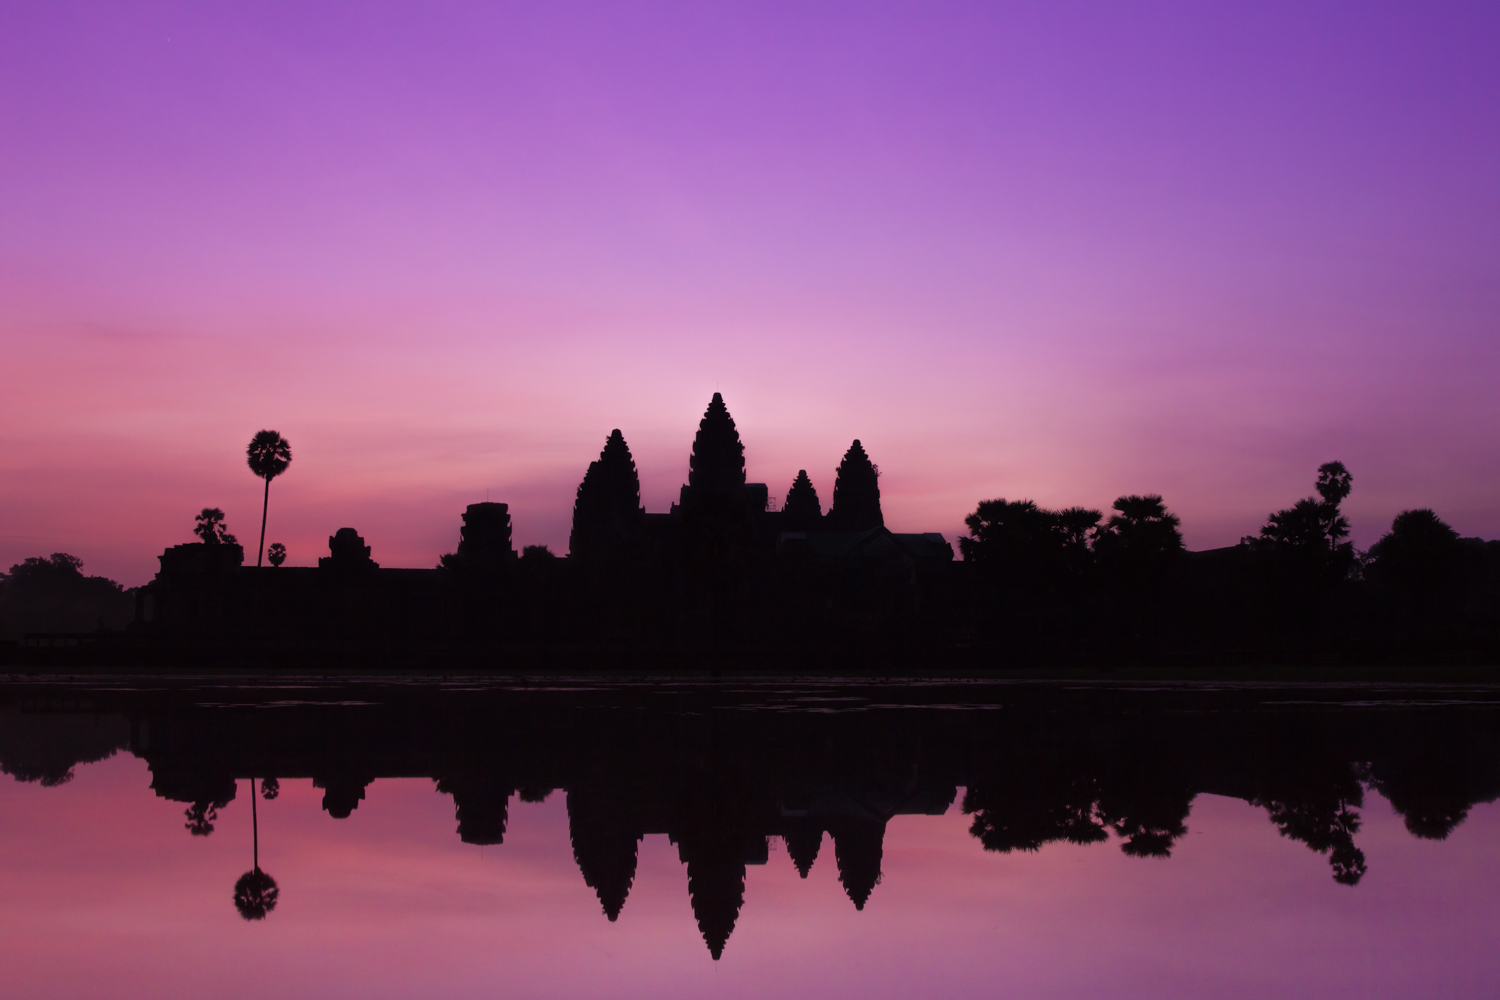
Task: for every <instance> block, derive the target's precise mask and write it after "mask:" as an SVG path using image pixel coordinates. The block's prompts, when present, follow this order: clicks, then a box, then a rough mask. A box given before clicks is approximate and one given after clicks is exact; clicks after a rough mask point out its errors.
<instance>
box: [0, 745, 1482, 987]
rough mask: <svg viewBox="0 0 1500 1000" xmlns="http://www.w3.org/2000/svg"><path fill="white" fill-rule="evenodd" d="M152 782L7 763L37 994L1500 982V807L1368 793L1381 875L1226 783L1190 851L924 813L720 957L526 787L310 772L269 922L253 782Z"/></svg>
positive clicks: (16, 980) (657, 846)
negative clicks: (1412, 824) (333, 790)
mask: <svg viewBox="0 0 1500 1000" xmlns="http://www.w3.org/2000/svg"><path fill="white" fill-rule="evenodd" d="M150 784H151V774H150V772H149V771H148V770H147V767H146V762H145V761H143V760H138V759H135V758H133V757H130V756H129V755H126V754H121V755H119V756H117V757H114V758H112V759H110V760H108V761H105V762H103V763H99V764H90V765H83V766H80V767H79V768H77V776H76V777H75V779H74V780H73V781H71V782H69V783H68V784H66V785H63V786H61V787H58V788H42V787H40V786H39V785H37V784H21V783H19V782H16V781H13V780H11V779H9V778H3V777H0V815H4V816H5V817H6V822H5V823H4V824H0V884H3V885H4V887H5V891H4V892H3V893H0V959H3V961H4V980H3V981H4V983H5V986H6V988H7V990H8V991H9V992H10V993H11V994H12V995H16V996H25V997H28V998H39V1000H40V998H57V1000H63V998H67V1000H93V998H108V1000H131V998H135V997H142V998H145V997H152V998H154V997H160V996H184V997H186V996H213V997H224V998H240V997H244V998H247V1000H260V998H264V997H267V996H274V997H278V998H297V997H317V998H320V1000H323V998H342V997H350V998H369V997H426V996H435V997H464V998H467V997H476V998H477V997H486V998H488V997H495V996H528V997H530V996H538V997H541V996H545V997H557V998H563V997H590V998H593V997H600V996H609V997H632V998H633V997H641V998H653V1000H655V998H675V997H693V998H697V997H705V996H713V997H726V998H739V997H745V998H761V997H781V996H808V997H849V998H860V1000H871V998H882V997H932V996H940V997H953V998H970V997H972V998H976V1000H977V998H986V1000H988V998H994V997H1027V998H1058V1000H1062V998H1069V1000H1073V998H1078V997H1109V998H1120V1000H1137V998H1138V1000H1160V998H1163V997H1214V998H1230V1000H1240V998H1244V1000H1264V998H1266V997H1277V998H1298V997H1308V998H1314V997H1315V998H1318V1000H1331V998H1339V1000H1386V998H1390V1000H1395V998H1408V997H1445V998H1446V997H1481V996H1486V995H1489V994H1490V993H1491V992H1492V991H1493V988H1494V983H1495V979H1496V976H1497V975H1500V953H1497V951H1496V949H1495V948H1494V928H1495V926H1496V922H1497V920H1500V897H1497V895H1496V893H1495V891H1494V887H1495V884H1496V879H1497V877H1500V806H1497V805H1495V804H1488V805H1480V806H1476V807H1475V808H1474V810H1473V811H1472V813H1471V815H1470V816H1469V817H1468V819H1467V820H1465V822H1464V823H1463V824H1462V825H1460V826H1459V827H1458V828H1457V829H1456V830H1454V831H1453V833H1452V834H1451V835H1450V836H1449V837H1448V839H1447V840H1444V841H1431V840H1418V839H1417V838H1415V837H1413V836H1411V834H1409V833H1408V832H1407V831H1406V829H1405V828H1404V826H1403V824H1402V821H1401V819H1400V817H1398V816H1396V815H1395V814H1394V813H1393V812H1392V811H1391V809H1390V807H1389V806H1388V805H1387V804H1386V802H1385V801H1384V800H1383V799H1381V798H1380V797H1379V796H1378V795H1374V794H1371V795H1370V796H1368V797H1367V801H1366V805H1365V807H1364V808H1363V809H1362V810H1360V811H1361V813H1362V816H1363V823H1362V825H1361V828H1360V832H1359V834H1358V838H1357V839H1358V843H1359V845H1360V847H1361V849H1362V850H1363V851H1364V852H1365V854H1366V857H1367V859H1368V863H1369V874H1368V875H1367V876H1366V877H1365V878H1364V879H1363V880H1362V881H1361V882H1360V884H1359V885H1358V886H1357V887H1355V888H1350V887H1348V886H1343V885H1339V884H1337V883H1336V882H1334V881H1333V879H1332V877H1331V875H1330V871H1329V867H1328V859H1327V858H1326V857H1325V856H1324V855H1321V854H1318V853H1316V852H1315V851H1312V850H1309V849H1308V848H1307V846H1306V845H1304V844H1300V843H1296V842H1294V841H1292V840H1289V839H1287V838H1285V837H1282V836H1280V835H1279V834H1278V832H1277V829H1276V827H1275V826H1274V825H1273V824H1272V823H1271V822H1270V820H1269V819H1268V818H1267V817H1266V813H1265V811H1264V810H1263V809H1258V808H1254V807H1252V806H1250V805H1248V804H1246V803H1244V802H1241V801H1238V800H1235V799H1227V798H1221V797H1218V796H1214V795H1200V796H1198V797H1197V799H1195V800H1194V802H1193V809H1192V813H1191V815H1190V816H1189V817H1188V820H1187V826H1188V833H1187V835H1186V836H1185V837H1183V838H1182V840H1181V841H1179V842H1178V843H1177V844H1176V845H1174V847H1173V850H1172V857H1171V858H1170V859H1166V860H1162V859H1158V858H1132V857H1128V856H1126V855H1125V854H1124V853H1122V852H1121V851H1120V849H1119V842H1118V841H1117V840H1113V839H1112V840H1111V841H1110V842H1109V843H1101V844H1095V845H1090V846H1082V847H1081V846H1075V845H1072V844H1065V843H1056V844H1049V845H1047V846H1045V847H1043V848H1042V849H1041V850H1040V851H1037V852H1035V853H1027V852H1016V853H1013V854H1008V855H1000V854H993V853H988V852H986V851H984V850H983V849H982V847H981V846H980V844H979V842H978V841H977V840H975V839H974V838H973V837H972V836H970V835H969V833H968V826H969V822H970V819H971V817H967V816H964V815H962V814H961V813H960V812H959V811H958V808H957V807H956V806H955V807H954V808H952V809H950V810H949V812H948V814H947V815H946V816H943V817H926V816H899V817H896V818H895V819H893V820H892V821H891V822H890V824H889V826H888V827H887V828H886V834H885V842H884V855H883V857H882V860H881V868H882V873H883V874H882V879H881V882H880V884H879V885H878V886H876V888H875V890H874V892H873V893H872V894H871V896H870V899H869V901H868V903H867V904H866V906H865V909H864V910H863V911H862V912H860V911H856V910H855V909H854V906H853V905H852V904H851V903H850V902H849V898H848V897H847V896H846V895H845V894H844V891H843V889H842V888H841V887H840V885H839V884H838V881H837V869H836V865H835V859H834V856H833V853H834V852H833V847H832V844H831V843H829V842H828V840H827V839H826V838H825V840H824V843H823V847H822V850H821V851H820V852H819V855H818V860H817V862H816V863H815V864H814V865H813V868H812V872H811V874H810V875H809V877H808V878H807V880H806V881H803V880H802V879H800V878H798V876H797V871H796V869H795V868H794V867H793V866H792V863H791V861H790V859H789V858H788V857H787V855H786V853H785V850H784V848H783V847H782V845H781V843H780V841H779V839H778V840H773V841H772V845H773V849H772V853H771V856H770V859H769V863H768V864H766V865H764V866H752V867H750V868H749V870H748V872H747V879H746V888H745V903H744V907H743V908H742V910H741V911H740V917H739V920H738V922H737V923H736V925H735V930H734V933H733V935H732V936H731V937H730V939H729V942H728V946H727V947H726V948H725V950H724V955H723V957H722V959H721V960H720V961H719V962H717V963H716V962H714V961H713V960H712V959H711V958H710V956H709V953H708V949H707V948H706V947H705V946H704V944H703V939H702V937H701V936H700V934H699V931H698V928H697V926H696V925H695V922H694V918H693V913H692V910H691V908H690V907H691V904H690V902H689V897H688V885H687V881H688V880H687V873H686V870H685V867H684V865H683V864H682V862H681V861H680V860H679V858H678V854H677V849H676V848H675V847H673V846H672V845H670V844H669V843H668V841H667V838H666V837H665V836H661V835H650V836H648V837H646V839H645V840H644V841H643V843H642V845H641V848H640V867H639V869H638V871H637V874H636V878H635V882H634V885H633V886H632V887H631V891H630V896H629V898H628V900H627V901H626V903H625V907H624V910H623V911H622V912H621V913H620V917H619V920H618V922H617V923H610V922H609V921H608V920H607V919H606V918H605V916H604V915H603V913H602V912H601V911H600V907H599V902H598V900H597V898H596V897H595V895H594V893H593V891H592V890H590V889H589V887H588V886H587V885H586V884H585V883H584V881H583V878H582V876H581V875H580V874H579V871H578V865H577V862H575V861H574V859H573V854H572V849H571V846H570V844H569V837H568V817H567V809H566V804H565V796H564V795H563V794H562V793H561V792H554V793H553V794H552V795H551V797H550V798H548V799H547V801H546V802H544V803H542V804H539V805H528V804H524V803H521V802H520V801H519V800H517V799H512V800H511V804H510V818H509V823H508V825H507V829H506V833H505V842H504V844H502V845H501V846H499V847H483V848H481V847H474V846H470V845H467V844H463V843H461V842H460V841H459V838H458V836H457V834H456V833H455V832H454V813H453V800H452V798H450V797H449V796H447V795H441V794H439V793H437V792H436V791H434V789H433V785H432V782H431V781H429V780H425V779H400V780H386V779H382V780H378V781H376V782H375V783H374V784H372V785H371V786H370V787H369V789H368V792H367V794H366V797H365V799H364V801H362V802H361V803H360V804H359V807H358V808H357V809H356V810H355V811H354V813H353V814H352V815H351V816H349V817H348V818H347V819H341V820H335V819H332V818H330V817H329V815H328V814H327V813H326V812H324V811H323V810H322V808H321V807H320V800H321V798H322V795H323V793H322V792H321V791H319V790H317V789H315V788H313V787H312V785H311V782H310V781H307V780H284V781H283V782H282V786H281V787H282V792H281V795H280V797H278V798H277V799H276V801H274V802H269V803H261V804H260V806H259V819H260V861H261V865H262V867H263V868H264V869H265V870H266V871H267V872H269V873H270V874H271V875H272V876H273V877H274V878H275V879H276V880H277V882H278V883H279V885H280V889H281V897H280V900H279V902H278V905H277V908H276V911H275V912H274V913H272V914H270V916H269V917H268V918H267V919H266V920H265V922H264V923H256V924H247V923H246V922H244V921H242V920H241V919H240V918H239V916H238V915H237V914H236V913H235V910H234V906H233V904H232V888H233V886H234V882H235V879H236V878H238V877H239V875H240V874H241V873H242V872H245V871H247V870H249V868H250V865H251V828H250V814H249V813H250V810H249V801H248V798H249V789H248V787H247V783H246V782H241V783H240V786H239V794H238V795H237V797H236V798H235V800H234V801H233V802H232V803H230V805H229V806H228V808H226V809H224V810H221V811H220V813H219V818H218V821H217V823H216V830H215V832H214V834H213V835H212V836H210V837H206V838H205V837H192V836H189V835H188V832H187V831H186V830H185V829H183V808H184V807H183V804H182V803H180V802H168V801H166V800H164V799H160V798H157V797H156V796H155V795H154V794H153V793H152V792H151V791H150V788H149V786H150Z"/></svg>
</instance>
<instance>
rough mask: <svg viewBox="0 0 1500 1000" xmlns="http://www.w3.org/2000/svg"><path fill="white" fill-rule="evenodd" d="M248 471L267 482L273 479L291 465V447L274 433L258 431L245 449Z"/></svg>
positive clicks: (285, 440) (284, 439)
mask: <svg viewBox="0 0 1500 1000" xmlns="http://www.w3.org/2000/svg"><path fill="white" fill-rule="evenodd" d="M245 458H246V460H247V461H248V462H249V464H250V471H251V472H253V473H255V474H256V475H257V476H259V477H260V478H262V479H265V480H267V481H269V480H272V479H275V478H276V477H277V476H279V475H281V474H282V473H283V472H285V471H286V467H287V466H288V465H291V464H292V446H291V444H290V443H289V442H288V441H287V439H286V438H284V437H282V436H281V435H280V434H278V433H276V432H275V431H259V432H258V433H257V434H256V435H255V437H253V438H251V439H250V445H249V447H247V448H246V449H245Z"/></svg>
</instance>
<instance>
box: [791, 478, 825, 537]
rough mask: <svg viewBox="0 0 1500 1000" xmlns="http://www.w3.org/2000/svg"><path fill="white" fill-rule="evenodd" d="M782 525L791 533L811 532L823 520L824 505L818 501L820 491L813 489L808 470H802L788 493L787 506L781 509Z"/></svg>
mask: <svg viewBox="0 0 1500 1000" xmlns="http://www.w3.org/2000/svg"><path fill="white" fill-rule="evenodd" d="M781 512H782V523H783V524H785V525H786V527H787V528H788V529H789V530H791V531H810V530H812V529H813V528H816V527H817V526H818V522H819V521H821V520H823V505H822V504H821V503H820V502H819V501H818V491H817V490H815V489H813V484H812V480H811V479H808V478H807V470H806V469H800V470H798V472H797V478H796V479H794V480H792V488H791V489H790V490H788V491H787V494H786V504H785V505H784V506H783V507H782V508H781Z"/></svg>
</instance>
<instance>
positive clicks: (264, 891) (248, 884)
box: [234, 778, 281, 920]
mask: <svg viewBox="0 0 1500 1000" xmlns="http://www.w3.org/2000/svg"><path fill="white" fill-rule="evenodd" d="M250 828H251V830H252V831H253V836H254V845H255V846H254V851H255V866H254V867H253V868H252V869H251V870H250V871H247V872H246V873H245V874H243V875H241V876H240V878H239V881H238V882H236V883H235V884H234V908H235V909H236V910H239V911H240V916H242V917H244V918H245V919H246V920H264V919H265V917H266V914H267V913H270V912H271V911H272V910H274V909H276V898H277V897H278V896H279V895H280V894H281V890H280V889H278V888H277V887H276V880H275V879H274V878H272V877H271V876H269V875H267V874H266V873H265V872H263V871H261V870H260V819H259V817H258V816H257V814H256V810H255V779H254V778H251V779H250Z"/></svg>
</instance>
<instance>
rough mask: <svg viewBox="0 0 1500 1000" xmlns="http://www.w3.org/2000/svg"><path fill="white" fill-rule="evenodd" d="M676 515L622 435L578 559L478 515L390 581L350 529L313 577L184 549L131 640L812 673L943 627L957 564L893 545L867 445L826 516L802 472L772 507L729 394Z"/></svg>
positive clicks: (500, 508)
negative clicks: (424, 566)
mask: <svg viewBox="0 0 1500 1000" xmlns="http://www.w3.org/2000/svg"><path fill="white" fill-rule="evenodd" d="M688 468H689V471H688V479H687V482H686V483H684V484H683V486H682V489H681V493H680V496H679V499H678V501H677V502H676V503H674V504H672V506H671V508H670V509H669V510H667V511H665V512H660V513H648V512H647V511H646V510H645V509H644V507H643V506H642V505H641V499H640V495H641V489H640V479H639V476H638V474H637V471H636V467H635V461H634V459H633V458H632V456H631V454H630V449H629V446H628V444H627V443H626V441H625V438H624V436H623V435H622V434H621V433H620V431H619V430H614V431H612V432H611V433H610V434H609V436H608V438H607V439H606V441H605V443H604V447H603V450H602V451H601V452H600V454H599V458H598V459H597V460H596V461H594V462H592V463H590V464H589V466H588V468H587V470H586V471H585V472H584V475H583V478H582V482H581V483H580V484H579V487H578V492H577V498H576V501H575V504H574V510H573V525H572V531H571V534H570V538H569V551H568V554H567V556H566V558H557V557H555V556H553V555H552V554H551V553H550V552H547V551H546V550H544V549H528V550H527V551H526V552H524V553H521V554H519V555H518V554H517V552H516V551H515V548H514V546H513V544H512V540H511V519H510V510H509V506H508V505H507V504H505V503H494V502H486V503H476V504H470V505H469V506H468V508H467V509H466V510H465V511H464V512H463V515H462V524H461V526H460V527H459V529H458V535H459V540H458V545H457V548H456V550H455V551H454V552H452V553H450V554H448V555H445V556H443V557H442V559H441V560H440V564H439V566H438V567H437V568H436V569H431V570H418V569H390V568H384V567H382V566H381V565H380V563H379V562H378V561H377V560H376V559H375V558H374V554H373V553H372V552H371V548H370V546H369V545H367V544H366V543H365V540H364V539H363V538H362V537H361V536H360V535H359V533H358V531H356V530H355V529H354V528H348V527H346V528H340V529H338V531H336V532H335V533H334V534H333V535H332V536H331V537H330V538H329V540H328V546H329V554H328V555H327V556H324V557H322V558H320V559H319V560H318V565H317V567H316V568H289V567H279V566H274V565H273V566H268V567H264V568H257V567H249V566H246V565H244V554H243V549H242V548H241V547H240V546H239V545H238V544H237V543H236V542H235V541H234V540H233V538H232V537H228V538H226V539H221V538H219V537H217V536H213V535H206V536H205V537H204V540H202V541H198V542H192V543H187V544H182V545H174V546H172V547H171V548H169V549H167V550H166V551H165V552H163V553H162V555H161V559H160V562H161V570H160V572H159V573H158V574H157V576H156V578H155V579H154V580H153V581H152V582H151V583H149V584H147V585H146V586H145V587H142V588H141V589H140V590H139V592H138V594H137V615H136V622H135V625H134V631H135V635H136V636H137V637H138V638H140V639H142V640H144V641H148V642H149V641H151V640H155V641H157V642H159V643H160V644H162V645H164V646H165V647H169V648H170V647H174V646H175V647H178V648H189V649H191V648H194V647H197V648H203V647H215V646H217V647H221V648H223V649H226V650H233V651H234V652H235V654H236V655H242V654H244V653H246V652H247V651H252V650H260V651H264V652H266V653H267V654H276V653H286V652H288V651H291V650H302V651H306V650H316V651H319V652H328V651H333V650H340V649H342V650H351V649H365V650H370V649H376V650H386V651H388V650H390V649H391V648H392V644H402V643H405V644H418V645H421V644H426V648H427V649H428V650H431V649H433V648H434V644H442V648H443V649H444V650H446V651H448V652H462V651H464V650H470V649H492V648H494V647H496V646H507V645H508V646H511V647H514V651H517V653H518V655H522V656H525V655H536V654H537V651H538V650H540V649H544V648H545V649H546V650H548V651H549V654H550V655H553V656H562V657H566V656H568V655H570V654H573V655H578V656H586V655H597V654H598V653H599V652H601V651H609V652H610V653H612V654H614V655H617V656H622V657H624V658H626V660H640V661H642V662H646V661H649V660H651V659H652V658H654V657H658V656H660V655H668V656H671V655H674V654H682V655H684V656H703V655H708V656H716V657H721V658H734V657H739V658H741V660H745V659H751V658H753V656H754V655H755V651H756V650H761V649H767V648H774V649H776V650H777V651H780V652H787V651H798V655H800V656H801V657H802V658H804V659H806V660H808V661H816V660H818V659H820V658H822V657H824V656H826V655H828V654H829V652H830V651H831V650H832V651H837V652H839V653H846V652H847V651H850V650H860V649H868V648H875V647H880V646H882V645H887V646H888V644H889V643H891V642H895V643H897V645H898V647H899V646H910V645H912V644H913V643H919V642H921V641H922V638H923V637H922V633H923V631H924V629H930V626H931V624H932V622H933V621H934V620H935V619H936V618H938V617H940V616H939V615H937V614H936V613H935V611H936V609H938V608H942V607H945V606H946V601H945V597H946V594H947V591H948V590H949V589H950V588H951V584H952V572H951V571H952V564H953V548H952V546H951V545H950V544H949V543H948V541H947V540H946V539H944V538H943V536H942V535H941V534H940V533H937V532H927V533H920V534H901V533H896V532H892V531H890V530H889V529H888V528H886V527H885V521H884V517H883V515H882V513H881V509H880V484H879V473H878V470H877V468H876V466H875V465H874V463H873V462H872V461H871V460H870V458H869V456H868V455H867V454H866V452H865V450H864V447H863V445H862V444H861V442H860V441H858V440H856V441H854V442H853V444H851V445H850V447H849V449H848V452H847V453H846V454H845V456H844V458H843V461H842V462H841V463H840V465H839V467H838V472H837V480H836V482H835V485H834V490H833V498H832V503H831V504H830V505H829V508H828V511H827V513H826V514H825V513H824V512H823V510H822V503H821V501H820V500H819V498H818V495H817V492H816V490H814V488H813V486H812V483H811V481H810V480H809V478H808V476H807V473H806V472H805V471H802V472H800V473H799V474H798V476H797V477H796V479H795V481H794V482H792V483H791V484H789V489H788V491H787V494H786V499H785V502H784V503H779V504H778V503H777V502H776V500H775V499H773V497H772V494H771V492H770V490H769V488H768V487H767V485H766V484H764V483H753V482H748V481H747V478H746V471H745V448H744V444H743V443H742V442H741V440H740V435H739V431H738V429H737V428H736V426H735V423H734V419H733V417H731V416H730V413H729V410H728V408H727V407H726V406H725V404H724V400H723V397H722V396H721V395H719V394H718V393H715V394H714V396H713V399H712V400H711V401H710V403H709V405H708V408H707V410H706V412H705V413H704V415H703V419H702V421H701V422H700V423H699V426H698V431H697V435H696V437H695V438H694V440H693V445H692V451H691V454H690V456H689V463H688Z"/></svg>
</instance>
